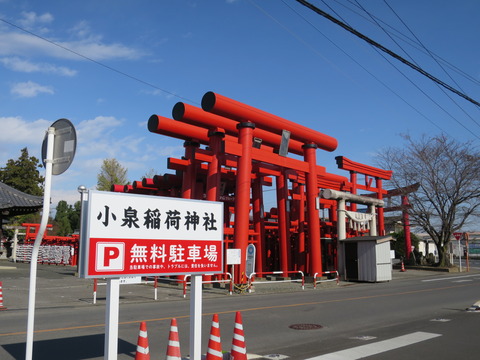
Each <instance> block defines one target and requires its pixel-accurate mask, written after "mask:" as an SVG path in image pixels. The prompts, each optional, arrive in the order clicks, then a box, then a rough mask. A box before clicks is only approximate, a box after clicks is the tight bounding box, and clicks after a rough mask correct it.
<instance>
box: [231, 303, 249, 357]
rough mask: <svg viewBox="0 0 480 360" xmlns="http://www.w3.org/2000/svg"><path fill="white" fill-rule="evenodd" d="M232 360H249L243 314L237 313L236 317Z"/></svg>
mask: <svg viewBox="0 0 480 360" xmlns="http://www.w3.org/2000/svg"><path fill="white" fill-rule="evenodd" d="M230 360H247V347H246V346H245V336H244V333H243V324H242V314H240V311H237V314H236V315H235V328H234V329H233V340H232V351H230Z"/></svg>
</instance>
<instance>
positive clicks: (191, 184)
mask: <svg viewBox="0 0 480 360" xmlns="http://www.w3.org/2000/svg"><path fill="white" fill-rule="evenodd" d="M183 146H184V147H185V159H186V160H188V166H187V168H186V169H185V171H184V172H183V180H182V198H184V199H194V196H195V183H196V180H197V179H196V178H197V171H196V164H195V149H196V148H197V147H198V146H199V144H198V143H196V142H193V141H185V143H184V144H183Z"/></svg>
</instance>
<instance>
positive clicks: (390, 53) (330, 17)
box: [296, 0, 480, 106]
mask: <svg viewBox="0 0 480 360" xmlns="http://www.w3.org/2000/svg"><path fill="white" fill-rule="evenodd" d="M296 1H297V2H298V3H300V4H301V5H303V6H305V7H307V8H309V9H310V10H312V11H314V12H316V13H317V14H319V15H321V16H323V17H324V18H326V19H328V20H330V21H331V22H333V23H334V24H336V25H338V26H340V27H342V28H343V29H345V30H347V31H348V32H350V33H352V34H353V35H355V36H357V37H359V38H360V39H362V40H364V41H366V42H367V43H369V44H370V45H373V46H375V47H376V48H378V49H380V50H381V51H383V52H385V53H387V54H388V55H390V56H391V57H393V58H395V59H397V60H399V61H400V62H402V63H404V64H405V65H407V66H409V67H411V68H412V69H414V70H415V71H417V72H419V73H420V74H422V75H423V76H425V77H427V78H429V79H430V80H432V81H434V82H435V83H437V84H439V85H440V86H443V87H444V88H446V89H447V90H449V91H451V92H453V93H454V94H456V95H458V96H460V97H462V98H464V99H465V100H467V101H469V102H471V103H472V104H475V105H477V106H480V103H479V102H478V101H476V100H474V99H472V98H471V97H469V96H468V95H466V94H464V93H462V92H461V91H459V90H457V89H455V88H454V87H452V86H450V85H449V84H447V83H445V82H444V81H442V80H440V79H438V78H436V77H435V76H433V75H431V74H430V73H428V72H427V71H425V70H423V69H422V68H420V67H419V66H417V65H415V64H413V63H412V62H410V61H408V60H407V59H405V58H403V57H401V56H400V55H398V54H396V53H395V52H393V51H391V50H389V49H387V48H386V47H385V46H383V45H381V44H379V43H378V42H376V41H375V40H373V39H371V38H369V37H368V36H366V35H364V34H362V33H360V32H359V31H357V30H355V29H354V28H352V27H351V26H348V25H347V24H345V23H344V22H342V21H340V20H338V19H336V18H334V17H333V16H332V15H330V14H328V13H326V12H325V11H323V10H321V9H319V8H317V7H316V6H314V5H312V4H310V3H309V2H308V1H305V0H296Z"/></svg>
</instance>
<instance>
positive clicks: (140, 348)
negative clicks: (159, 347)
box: [137, 345, 150, 355]
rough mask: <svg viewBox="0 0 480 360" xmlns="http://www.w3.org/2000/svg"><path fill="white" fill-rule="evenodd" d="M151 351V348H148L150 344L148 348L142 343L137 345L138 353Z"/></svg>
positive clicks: (145, 353)
mask: <svg viewBox="0 0 480 360" xmlns="http://www.w3.org/2000/svg"><path fill="white" fill-rule="evenodd" d="M149 352H150V349H149V348H148V346H147V347H146V348H144V347H142V346H140V345H137V353H140V354H143V355H147V354H148V353H149Z"/></svg>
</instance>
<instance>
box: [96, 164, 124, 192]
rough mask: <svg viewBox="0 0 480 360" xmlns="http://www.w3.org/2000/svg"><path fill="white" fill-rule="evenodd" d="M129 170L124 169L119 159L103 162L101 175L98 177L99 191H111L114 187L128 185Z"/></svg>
mask: <svg viewBox="0 0 480 360" xmlns="http://www.w3.org/2000/svg"><path fill="white" fill-rule="evenodd" d="M127 172H128V170H127V169H126V168H124V167H123V166H122V165H120V163H119V162H118V161H117V159H105V160H103V164H102V167H101V168H100V173H99V174H98V175H97V190H103V191H110V190H111V188H112V185H115V184H117V185H128V184H130V182H129V181H127Z"/></svg>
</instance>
